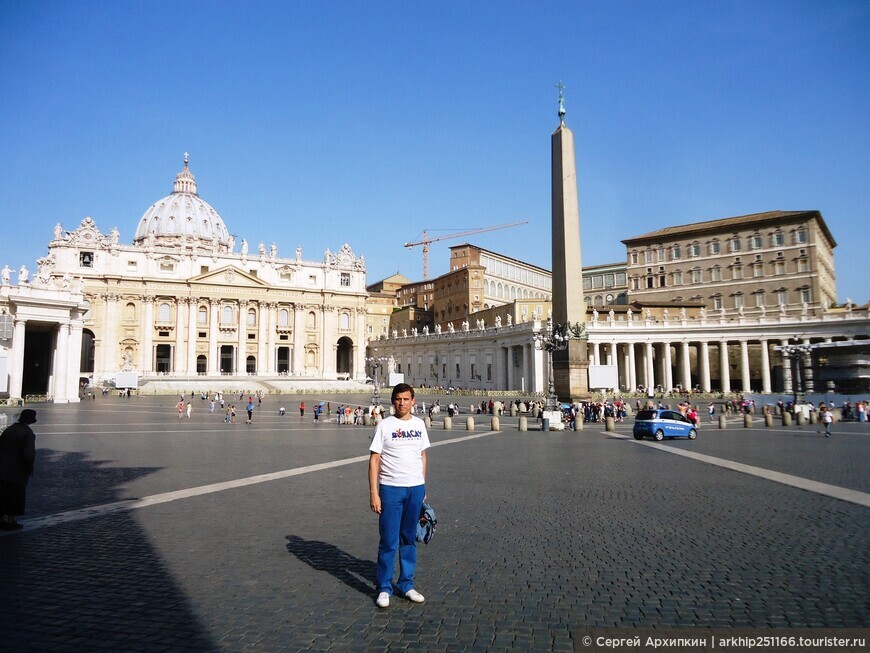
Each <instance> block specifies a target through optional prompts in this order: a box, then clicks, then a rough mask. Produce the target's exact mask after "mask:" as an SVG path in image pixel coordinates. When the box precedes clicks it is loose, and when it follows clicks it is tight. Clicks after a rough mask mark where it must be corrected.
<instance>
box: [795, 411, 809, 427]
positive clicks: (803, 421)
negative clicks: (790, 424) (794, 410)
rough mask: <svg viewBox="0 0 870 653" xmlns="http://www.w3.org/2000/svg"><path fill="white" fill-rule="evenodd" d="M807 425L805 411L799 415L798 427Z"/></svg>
mask: <svg viewBox="0 0 870 653" xmlns="http://www.w3.org/2000/svg"><path fill="white" fill-rule="evenodd" d="M806 423H807V418H806V416H805V415H804V413H803V411H800V412H799V413H798V414H797V425H798V426H803V425H804V424H806Z"/></svg>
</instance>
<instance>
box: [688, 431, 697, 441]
mask: <svg viewBox="0 0 870 653" xmlns="http://www.w3.org/2000/svg"><path fill="white" fill-rule="evenodd" d="M697 437H698V432H697V431H696V430H695V429H691V430H690V431H689V439H690V440H694V439H695V438H697Z"/></svg>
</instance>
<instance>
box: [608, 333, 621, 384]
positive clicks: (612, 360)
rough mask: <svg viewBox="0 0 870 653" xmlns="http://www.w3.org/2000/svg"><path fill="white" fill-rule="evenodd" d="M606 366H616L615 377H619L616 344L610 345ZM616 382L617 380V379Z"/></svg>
mask: <svg viewBox="0 0 870 653" xmlns="http://www.w3.org/2000/svg"><path fill="white" fill-rule="evenodd" d="M607 364H608V365H616V366H617V377H618V376H619V358H618V357H617V355H616V343H615V342H611V343H610V352H609V353H608V354H607ZM617 381H618V379H617Z"/></svg>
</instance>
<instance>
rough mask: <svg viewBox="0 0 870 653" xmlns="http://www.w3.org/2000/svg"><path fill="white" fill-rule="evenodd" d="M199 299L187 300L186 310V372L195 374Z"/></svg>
mask: <svg viewBox="0 0 870 653" xmlns="http://www.w3.org/2000/svg"><path fill="white" fill-rule="evenodd" d="M198 329H199V298H197V297H192V298H190V299H189V300H188V310H187V372H188V374H190V375H191V376H192V375H194V374H196V373H197V371H196V339H197V337H198V336H199V331H198Z"/></svg>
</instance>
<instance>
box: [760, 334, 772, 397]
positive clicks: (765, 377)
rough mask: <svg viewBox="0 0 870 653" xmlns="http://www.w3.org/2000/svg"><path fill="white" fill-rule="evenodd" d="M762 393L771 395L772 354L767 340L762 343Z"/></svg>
mask: <svg viewBox="0 0 870 653" xmlns="http://www.w3.org/2000/svg"><path fill="white" fill-rule="evenodd" d="M761 392H763V393H764V394H770V352H768V351H767V340H762V341H761Z"/></svg>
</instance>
